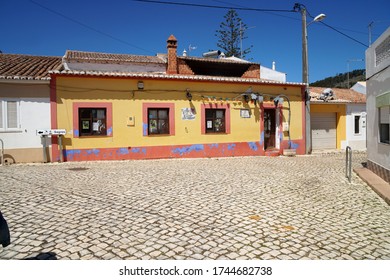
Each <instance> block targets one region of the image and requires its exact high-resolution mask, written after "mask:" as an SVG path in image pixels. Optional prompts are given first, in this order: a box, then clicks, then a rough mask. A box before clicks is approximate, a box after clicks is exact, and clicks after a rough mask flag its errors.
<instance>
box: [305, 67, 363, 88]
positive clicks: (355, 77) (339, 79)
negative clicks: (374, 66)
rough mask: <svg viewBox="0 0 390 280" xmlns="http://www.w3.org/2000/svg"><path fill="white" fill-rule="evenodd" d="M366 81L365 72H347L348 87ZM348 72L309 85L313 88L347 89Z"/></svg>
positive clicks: (361, 70)
mask: <svg viewBox="0 0 390 280" xmlns="http://www.w3.org/2000/svg"><path fill="white" fill-rule="evenodd" d="M365 80H366V70H365V69H357V70H353V71H351V72H349V87H352V86H353V85H354V84H355V83H356V82H359V81H365ZM347 84H348V72H346V73H343V74H336V76H333V77H328V78H325V79H323V80H319V81H316V82H314V83H311V84H310V85H311V86H313V87H327V88H349V87H348V85H347Z"/></svg>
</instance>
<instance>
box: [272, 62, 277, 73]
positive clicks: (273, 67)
mask: <svg viewBox="0 0 390 280" xmlns="http://www.w3.org/2000/svg"><path fill="white" fill-rule="evenodd" d="M272 70H274V71H275V70H276V63H275V61H272Z"/></svg>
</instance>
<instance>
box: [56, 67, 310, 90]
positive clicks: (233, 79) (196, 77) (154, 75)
mask: <svg viewBox="0 0 390 280" xmlns="http://www.w3.org/2000/svg"><path fill="white" fill-rule="evenodd" d="M50 73H52V74H55V75H64V76H92V77H94V76H99V77H127V78H150V79H163V80H183V81H212V82H237V83H254V84H270V85H294V86H300V87H303V86H304V84H303V83H295V82H280V81H273V80H264V79H258V78H241V77H222V76H203V75H180V74H176V75H167V74H164V73H140V72H138V73H129V72H107V71H78V70H61V71H58V70H56V71H50Z"/></svg>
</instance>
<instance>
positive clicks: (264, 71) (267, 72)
mask: <svg viewBox="0 0 390 280" xmlns="http://www.w3.org/2000/svg"><path fill="white" fill-rule="evenodd" d="M260 78H261V79H265V80H272V81H279V82H283V83H284V82H286V73H283V72H279V71H276V70H273V69H270V68H267V67H264V66H261V65H260Z"/></svg>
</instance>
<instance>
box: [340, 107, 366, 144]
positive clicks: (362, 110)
mask: <svg viewBox="0 0 390 280" xmlns="http://www.w3.org/2000/svg"><path fill="white" fill-rule="evenodd" d="M355 116H360V122H359V128H360V129H359V130H360V131H359V132H360V133H358V134H355ZM346 122H347V123H346V130H347V140H346V141H343V142H342V143H341V148H342V149H345V148H346V146H350V147H351V148H352V150H365V149H366V135H367V114H366V104H350V105H347V117H346Z"/></svg>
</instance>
